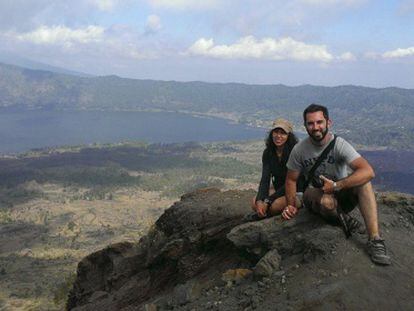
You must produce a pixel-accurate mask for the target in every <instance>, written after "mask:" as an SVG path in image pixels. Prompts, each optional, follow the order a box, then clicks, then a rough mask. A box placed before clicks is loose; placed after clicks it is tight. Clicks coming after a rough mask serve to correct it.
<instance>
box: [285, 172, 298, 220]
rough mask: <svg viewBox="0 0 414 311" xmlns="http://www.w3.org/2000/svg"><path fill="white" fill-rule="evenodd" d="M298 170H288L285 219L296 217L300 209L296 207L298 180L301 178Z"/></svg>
mask: <svg viewBox="0 0 414 311" xmlns="http://www.w3.org/2000/svg"><path fill="white" fill-rule="evenodd" d="M299 174H300V173H299V172H298V171H292V170H288V173H287V175H286V181H285V188H286V203H287V205H286V207H285V209H284V210H283V212H282V217H283V218H284V219H291V218H293V217H295V215H296V213H297V212H298V209H297V208H296V182H297V180H298V178H299Z"/></svg>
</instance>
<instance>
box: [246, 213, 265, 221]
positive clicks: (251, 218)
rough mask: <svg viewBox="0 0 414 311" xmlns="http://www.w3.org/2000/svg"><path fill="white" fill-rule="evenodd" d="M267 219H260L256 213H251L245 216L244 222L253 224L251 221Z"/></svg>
mask: <svg viewBox="0 0 414 311" xmlns="http://www.w3.org/2000/svg"><path fill="white" fill-rule="evenodd" d="M265 218H266V217H259V215H257V213H256V212H251V213H248V214H246V215H244V217H243V221H244V222H251V221H258V220H263V219H265Z"/></svg>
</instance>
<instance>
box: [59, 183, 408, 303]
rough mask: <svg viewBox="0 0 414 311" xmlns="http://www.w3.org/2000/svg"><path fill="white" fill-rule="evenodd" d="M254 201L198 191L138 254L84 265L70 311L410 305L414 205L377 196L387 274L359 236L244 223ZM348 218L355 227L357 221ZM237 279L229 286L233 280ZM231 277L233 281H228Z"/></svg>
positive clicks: (116, 251) (310, 223)
mask: <svg viewBox="0 0 414 311" xmlns="http://www.w3.org/2000/svg"><path fill="white" fill-rule="evenodd" d="M253 195H254V193H253V191H226V192H220V191H219V190H216V189H205V190H201V191H196V192H193V193H190V194H188V195H185V196H183V197H182V198H181V201H179V202H177V203H175V204H174V205H173V206H172V207H170V208H169V209H167V210H166V211H165V213H164V214H163V215H162V216H161V217H160V218H159V219H158V221H157V222H156V224H155V226H154V228H152V229H151V230H150V232H149V233H148V234H147V236H145V237H144V238H142V239H141V240H140V242H139V243H138V244H133V243H119V244H115V245H111V246H108V247H107V248H106V249H104V250H101V251H98V252H96V253H93V254H91V255H89V256H88V257H86V258H84V259H83V260H82V261H81V262H80V263H79V266H78V274H77V279H76V281H75V284H74V287H73V289H72V291H71V293H70V296H69V299H68V304H67V307H68V309H70V310H95V309H99V310H171V309H174V310H252V309H260V310H301V309H306V310H374V309H376V310H393V309H399V310H409V309H411V308H412V305H414V278H413V276H414V198H413V197H412V196H408V195H400V194H393V193H384V194H380V195H378V202H379V219H380V229H381V234H382V236H383V237H384V238H385V240H386V245H387V248H388V251H389V253H390V255H391V257H392V265H391V266H387V267H383V266H376V265H374V264H373V263H372V262H371V260H370V258H369V256H368V254H367V252H366V248H365V243H366V240H367V236H366V235H365V234H354V235H353V236H352V237H351V238H350V239H346V238H345V236H344V234H343V232H342V230H341V228H339V227H336V226H332V225H329V224H327V223H325V222H324V221H323V220H322V219H321V218H320V217H319V216H317V215H314V214H311V213H310V212H308V211H307V210H304V209H303V210H300V212H299V214H298V215H297V217H295V218H294V219H292V220H290V221H284V220H282V219H281V218H280V217H272V218H267V219H264V220H261V221H256V222H250V223H243V216H244V214H245V213H247V212H249V204H250V203H249V202H250V200H251V197H253ZM353 216H354V217H356V218H359V220H360V221H362V219H361V217H360V214H359V212H358V211H357V210H356V211H353ZM250 270H253V271H254V277H253V274H252V273H250V272H249V273H243V277H238V278H237V282H235V281H234V282H233V279H232V276H233V275H236V276H237V275H239V274H240V273H238V272H237V271H250ZM234 271H236V272H234Z"/></svg>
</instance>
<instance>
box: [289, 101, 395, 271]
mask: <svg viewBox="0 0 414 311" xmlns="http://www.w3.org/2000/svg"><path fill="white" fill-rule="evenodd" d="M303 119H304V125H305V128H306V131H307V132H308V135H309V137H307V138H306V139H304V140H303V141H301V142H300V143H298V144H297V145H296V146H295V147H294V148H293V150H292V153H291V154H290V157H289V161H288V163H287V167H288V173H287V177H286V200H287V206H286V208H285V209H284V210H283V212H282V217H283V218H284V219H286V220H289V219H291V218H293V217H295V215H296V214H297V211H298V209H297V208H296V205H295V194H296V181H297V179H298V177H299V174H300V173H301V172H303V173H304V174H305V176H308V173H309V171H310V170H311V168H312V166H313V165H314V164H315V162H316V160H317V159H318V157H319V156H320V154H321V153H322V152H323V150H324V149H325V148H326V147H327V146H328V145H329V143H330V142H331V141H332V140H333V139H334V135H333V134H332V133H331V132H330V131H329V129H330V127H331V126H332V121H331V120H330V119H329V113H328V109H327V108H326V107H324V106H321V105H316V104H312V105H310V106H309V107H307V108H306V109H305V111H304V112H303ZM349 169H351V171H352V173H351V174H348V171H349ZM314 176H315V177H319V178H320V181H321V182H320V185H318V183H317V182H314V183H313V185H312V183H310V185H309V187H308V188H307V189H306V191H305V193H304V195H303V202H304V205H305V206H307V207H308V208H310V209H312V210H313V211H314V212H316V213H318V214H320V215H322V217H324V218H325V219H328V220H332V219H337V217H338V214H337V208H338V206H339V207H340V208H342V210H344V211H345V212H349V211H350V210H352V209H353V208H354V207H355V206H356V205H359V209H360V212H361V214H362V217H363V218H364V222H365V226H366V229H367V232H368V238H369V240H368V243H367V248H368V253H369V255H370V257H371V260H372V261H373V262H374V263H376V264H380V265H389V264H391V260H390V257H389V256H388V254H387V251H386V248H385V244H384V240H383V239H382V238H381V237H380V235H379V230H378V213H377V203H376V200H375V196H374V191H373V189H372V185H371V182H370V181H371V179H372V178H373V177H374V170H373V169H372V167H371V165H370V164H369V163H368V162H367V161H366V160H365V159H364V158H363V157H362V156H361V155H360V154H359V153H358V152H357V151H356V150H355V149H354V148H353V147H352V146H351V145H350V144H349V143H348V142H347V141H345V140H344V139H343V138H341V137H338V138H337V139H336V142H335V145H334V147H333V149H332V150H331V151H330V152H329V153H328V155H327V157H326V159H325V160H324V161H323V162H322V163H321V164H320V165H319V167H318V168H317V169H316V171H315V174H314ZM318 187H319V188H318Z"/></svg>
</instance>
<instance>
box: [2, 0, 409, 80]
mask: <svg viewBox="0 0 414 311" xmlns="http://www.w3.org/2000/svg"><path fill="white" fill-rule="evenodd" d="M413 34H414V0H400V1H382V0H376V1H373V0H371V1H370V0H293V1H279V0H274V1H267V0H255V1H253V0H239V1H236V0H227V1H226V0H222V1H219V0H204V1H201V0H200V1H194V0H169V1H168V0H123V1H122V0H83V1H80V0H72V1H63V0H54V1H52V0H31V1H28V0H14V1H8V0H0V53H8V54H10V53H11V54H13V55H17V56H20V57H24V58H28V59H31V60H34V61H38V62H43V63H47V64H50V65H54V66H59V67H64V68H67V69H71V70H76V71H81V72H85V73H90V74H96V75H108V74H116V75H119V76H122V77H131V78H139V79H159V80H179V81H194V80H201V81H209V82H243V83H251V84H278V83H282V84H286V85H301V84H314V85H327V86H332V85H343V84H354V85H365V86H373V87H387V86H399V87H405V88H414V36H413Z"/></svg>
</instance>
